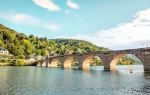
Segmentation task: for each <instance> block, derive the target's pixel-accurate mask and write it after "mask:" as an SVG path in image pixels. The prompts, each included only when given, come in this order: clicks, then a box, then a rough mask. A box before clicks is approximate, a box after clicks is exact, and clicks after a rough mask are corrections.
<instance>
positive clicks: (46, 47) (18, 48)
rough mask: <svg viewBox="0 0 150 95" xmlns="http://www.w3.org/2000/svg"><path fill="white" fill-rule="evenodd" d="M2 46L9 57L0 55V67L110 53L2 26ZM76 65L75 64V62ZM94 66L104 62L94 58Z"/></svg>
mask: <svg viewBox="0 0 150 95" xmlns="http://www.w3.org/2000/svg"><path fill="white" fill-rule="evenodd" d="M0 46H1V47H4V48H6V49H8V51H9V55H0V66H29V65H32V63H33V62H35V61H38V60H41V59H45V58H47V57H50V56H61V55H70V54H75V53H80V54H83V53H84V54H85V53H88V52H99V51H105V52H108V51H109V49H107V48H104V47H98V46H96V45H94V44H92V43H90V42H88V41H84V40H75V39H47V38H46V37H43V38H39V37H37V36H34V35H29V36H28V35H25V34H23V33H19V32H16V31H15V30H12V29H10V28H8V27H5V26H4V25H2V24H0ZM73 63H74V62H73ZM92 63H93V64H91V65H92V66H97V65H102V60H100V59H98V58H96V57H95V58H93V61H92ZM133 63H135V62H134V60H132V59H131V58H124V60H121V61H119V63H118V64H123V65H125V64H133Z"/></svg>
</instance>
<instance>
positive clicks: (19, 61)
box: [13, 59, 25, 66]
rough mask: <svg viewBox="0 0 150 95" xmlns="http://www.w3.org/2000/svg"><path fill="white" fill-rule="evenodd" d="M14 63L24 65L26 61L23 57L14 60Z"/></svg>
mask: <svg viewBox="0 0 150 95" xmlns="http://www.w3.org/2000/svg"><path fill="white" fill-rule="evenodd" d="M13 65H15V66H23V65H25V62H24V60H23V59H19V60H15V61H14V62H13Z"/></svg>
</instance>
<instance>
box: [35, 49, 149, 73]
mask: <svg viewBox="0 0 150 95" xmlns="http://www.w3.org/2000/svg"><path fill="white" fill-rule="evenodd" d="M127 54H132V55H134V56H136V57H137V58H139V59H140V60H141V61H142V63H143V65H144V66H143V67H144V71H150V48H138V49H128V50H115V51H107V52H106V51H105V52H96V53H87V54H72V55H64V56H54V57H50V58H47V59H44V60H40V61H38V62H35V65H36V66H43V67H57V64H58V63H60V64H61V67H62V68H71V63H72V61H73V60H74V59H76V60H77V61H78V62H79V68H80V69H88V68H89V67H90V63H91V60H92V59H93V57H95V56H97V57H99V58H101V59H102V60H103V64H104V70H116V64H117V62H118V60H119V59H120V58H122V57H123V56H125V55H127Z"/></svg>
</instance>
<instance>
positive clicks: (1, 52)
mask: <svg viewBox="0 0 150 95" xmlns="http://www.w3.org/2000/svg"><path fill="white" fill-rule="evenodd" d="M0 55H9V51H8V49H5V48H3V47H0Z"/></svg>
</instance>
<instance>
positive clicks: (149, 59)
mask: <svg viewBox="0 0 150 95" xmlns="http://www.w3.org/2000/svg"><path fill="white" fill-rule="evenodd" d="M141 60H142V62H143V65H144V71H145V72H150V54H144V56H142V57H141Z"/></svg>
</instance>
